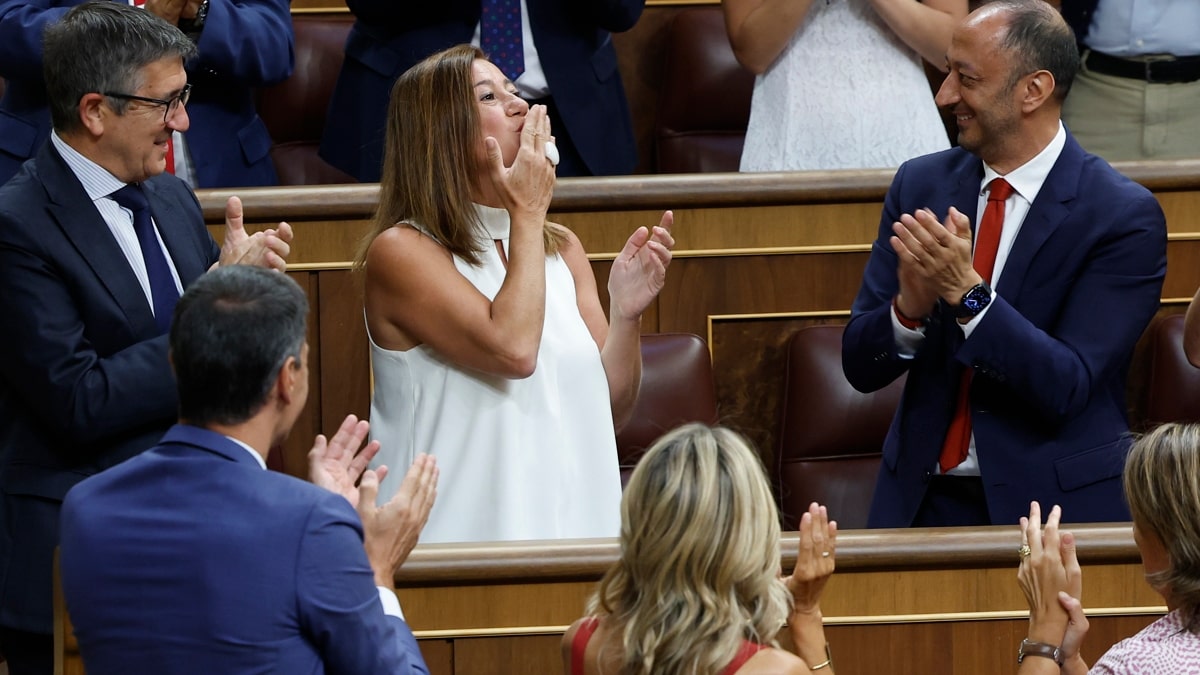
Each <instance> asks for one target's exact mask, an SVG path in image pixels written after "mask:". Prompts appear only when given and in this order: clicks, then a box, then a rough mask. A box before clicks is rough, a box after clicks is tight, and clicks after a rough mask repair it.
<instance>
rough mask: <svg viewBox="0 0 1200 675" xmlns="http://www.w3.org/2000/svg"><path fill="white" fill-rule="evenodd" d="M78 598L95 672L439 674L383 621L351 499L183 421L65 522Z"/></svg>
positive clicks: (66, 507) (71, 594) (67, 559)
mask: <svg viewBox="0 0 1200 675" xmlns="http://www.w3.org/2000/svg"><path fill="white" fill-rule="evenodd" d="M62 535H63V536H62V550H61V558H60V566H61V570H62V585H63V592H64V595H65V597H66V600H67V608H68V610H69V611H70V613H71V623H72V625H73V626H74V629H75V635H76V636H77V637H78V638H79V648H80V651H81V653H82V654H83V662H84V666H85V667H86V668H87V672H88V674H89V675H105V674H106V673H113V674H118V673H179V674H182V673H196V674H197V675H209V674H210V673H321V672H329V673H347V674H358V673H389V674H391V673H428V671H427V670H426V669H425V663H424V661H423V660H422V658H421V652H420V650H419V649H418V648H417V643H416V640H414V639H413V635H412V632H411V631H410V630H409V629H408V626H407V625H406V624H405V623H404V621H402V620H400V619H399V618H397V617H390V616H387V615H385V614H384V613H383V608H382V607H381V606H380V603H379V592H378V590H377V589H376V587H375V582H374V577H373V574H372V572H371V567H370V565H369V564H368V562H367V556H366V553H365V552H364V551H363V538H362V525H361V523H360V521H359V518H358V514H357V513H355V511H354V509H353V508H351V506H350V503H349V502H347V501H346V499H345V498H344V497H342V496H341V495H337V494H334V493H332V492H329V491H327V490H324V489H322V488H319V487H317V486H315V485H312V484H311V483H306V482H304V481H302V480H298V479H296V478H293V477H291V476H287V475H284V474H281V473H277V472H274V471H266V470H264V469H263V468H262V467H261V466H259V465H258V463H257V462H256V461H255V460H254V458H253V457H251V456H250V455H249V453H248V452H247V451H246V449H245V448H243V447H241V446H239V445H237V444H236V443H234V442H233V441H231V440H229V439H228V438H226V437H224V436H222V435H220V434H217V433H214V432H211V431H207V430H205V429H200V428H197V427H191V426H184V425H179V426H176V427H173V428H172V429H171V430H170V431H168V432H167V434H166V436H164V437H163V439H162V443H161V444H160V445H158V446H156V447H154V448H153V449H151V450H149V451H148V452H145V453H142V454H141V455H139V456H138V457H135V458H134V459H131V460H129V461H127V462H125V463H124V464H122V465H120V466H118V467H116V468H113V469H111V470H109V471H105V472H104V473H102V474H99V475H97V476H94V477H92V478H89V479H87V480H85V481H83V482H82V483H80V484H79V485H77V486H76V487H75V488H73V489H72V490H71V492H70V493H69V494H68V495H67V500H66V502H65V503H64V504H63V513H62Z"/></svg>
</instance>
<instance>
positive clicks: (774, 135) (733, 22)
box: [721, 0, 967, 171]
mask: <svg viewBox="0 0 1200 675" xmlns="http://www.w3.org/2000/svg"><path fill="white" fill-rule="evenodd" d="M721 4H722V6H723V7H724V10H725V24H726V27H727V29H728V31H729V40H730V43H731V44H732V45H733V51H734V54H735V55H736V56H737V59H738V61H739V62H740V63H741V64H742V65H743V66H745V67H746V68H747V69H748V70H750V71H751V72H753V73H755V74H757V75H758V78H757V79H756V80H755V82H754V98H753V101H752V103H751V105H750V123H749V125H748V127H747V129H746V143H745V145H744V146H743V149H742V162H741V170H742V171H793V170H826V169H866V168H885V167H896V166H899V165H900V164H901V163H902V162H903V161H904V160H906V159H910V158H912V157H916V156H918V155H924V154H928V153H930V152H936V151H938V150H944V149H946V148H948V147H949V146H950V142H949V139H948V137H947V135H946V129H945V127H944V126H943V125H942V121H941V118H940V117H939V115H938V111H937V106H936V105H935V104H934V102H933V94H932V92H930V89H929V81H928V80H927V79H926V77H925V72H924V70H923V67H922V65H921V58H922V57H924V58H925V59H926V60H928V61H929V62H930V63H932V64H934V65H936V66H938V67H940V68H943V69H944V67H945V66H944V64H945V60H946V48H947V47H948V46H949V45H950V33H951V32H952V30H953V28H954V26H955V25H956V24H957V23H958V22H959V21H961V20H962V18H963V17H964V16H966V14H967V0H925V1H924V2H918V1H917V0H722V3H721Z"/></svg>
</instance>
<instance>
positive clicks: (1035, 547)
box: [1017, 502, 1088, 659]
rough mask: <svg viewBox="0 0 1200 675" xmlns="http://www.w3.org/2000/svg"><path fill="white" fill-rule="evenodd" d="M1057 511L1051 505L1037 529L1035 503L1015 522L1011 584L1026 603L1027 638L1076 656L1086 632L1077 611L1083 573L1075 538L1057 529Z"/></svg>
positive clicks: (1038, 518) (1039, 518)
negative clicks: (1016, 557)
mask: <svg viewBox="0 0 1200 675" xmlns="http://www.w3.org/2000/svg"><path fill="white" fill-rule="evenodd" d="M1061 517H1062V510H1061V509H1060V508H1059V507H1058V506H1055V507H1054V508H1053V509H1051V510H1050V515H1049V516H1047V518H1046V525H1045V528H1043V527H1042V512H1041V505H1039V504H1038V503H1037V502H1032V503H1030V505H1029V517H1028V518H1026V517H1022V518H1021V548H1020V549H1019V553H1020V556H1021V565H1020V567H1019V568H1018V570H1017V581H1018V583H1020V585H1021V590H1022V591H1023V592H1024V593H1025V600H1026V602H1028V603H1029V639H1030V640H1032V641H1034V642H1044V643H1047V644H1051V645H1061V649H1062V651H1063V656H1064V658H1065V659H1071V658H1074V657H1075V656H1076V655H1078V653H1079V644H1080V642H1082V640H1083V636H1084V634H1086V633H1087V629H1088V624H1087V618H1086V617H1084V615H1083V610H1082V609H1081V607H1080V597H1081V595H1082V592H1083V575H1082V572H1081V570H1080V567H1079V558H1078V557H1077V555H1076V552H1075V537H1074V536H1073V535H1072V534H1071V533H1069V532H1065V533H1061V534H1060V532H1059V530H1058V525H1059V520H1060V519H1061Z"/></svg>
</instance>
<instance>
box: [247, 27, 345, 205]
mask: <svg viewBox="0 0 1200 675" xmlns="http://www.w3.org/2000/svg"><path fill="white" fill-rule="evenodd" d="M353 22H354V17H353V16H352V15H350V14H345V15H328V14H322V15H309V14H293V15H292V27H293V28H294V29H295V31H296V67H295V70H293V71H292V76H291V77H289V78H288V79H287V80H285V81H283V82H281V83H279V84H277V85H274V86H271V87H267V88H265V89H263V90H261V91H260V92H259V103H258V114H259V116H260V117H262V119H263V123H265V124H266V125H267V129H268V130H269V131H270V132H271V140H272V141H273V142H274V145H273V146H272V148H271V160H272V161H273V162H274V163H275V171H276V172H277V173H278V174H279V184H280V185H319V184H325V183H356V182H358V181H356V180H354V178H353V177H351V176H350V175H348V174H346V173H343V172H342V171H339V170H338V169H335V168H333V167H332V166H330V165H329V164H328V163H327V162H326V161H325V160H323V159H321V158H320V157H318V156H317V148H318V147H319V146H320V144H321V134H322V133H323V132H324V130H325V121H326V120H325V113H326V110H327V108H328V107H329V97H330V95H331V94H332V93H333V85H334V84H335V83H336V82H337V76H338V71H340V70H341V69H342V60H343V59H344V58H345V46H346V35H347V34H348V33H349V32H350V25H351V24H352V23H353Z"/></svg>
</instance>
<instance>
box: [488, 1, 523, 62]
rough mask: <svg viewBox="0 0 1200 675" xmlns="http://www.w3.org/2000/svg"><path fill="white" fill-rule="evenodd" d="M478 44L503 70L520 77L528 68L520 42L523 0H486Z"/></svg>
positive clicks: (489, 58) (490, 59)
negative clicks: (526, 67)
mask: <svg viewBox="0 0 1200 675" xmlns="http://www.w3.org/2000/svg"><path fill="white" fill-rule="evenodd" d="M479 47H480V48H481V49H483V53H484V54H486V55H487V57H488V60H489V61H491V62H492V63H494V64H496V67H497V68H499V69H500V72H502V73H504V75H505V76H506V77H507V78H508V79H510V80H512V81H513V82H516V81H517V78H518V77H520V76H521V73H523V72H525V51H524V47H523V46H522V45H521V0H483V13H482V14H481V15H480V16H479Z"/></svg>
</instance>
